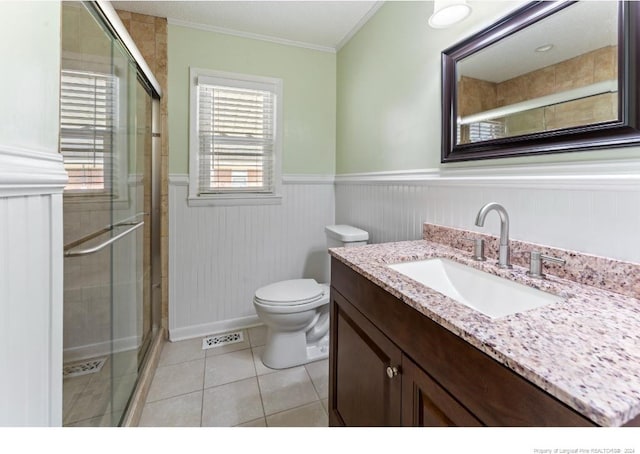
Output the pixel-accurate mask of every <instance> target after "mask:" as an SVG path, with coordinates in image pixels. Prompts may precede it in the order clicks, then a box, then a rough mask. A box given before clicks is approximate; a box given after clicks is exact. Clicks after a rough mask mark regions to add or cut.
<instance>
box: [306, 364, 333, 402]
mask: <svg viewBox="0 0 640 454" xmlns="http://www.w3.org/2000/svg"><path fill="white" fill-rule="evenodd" d="M304 367H305V369H307V372H308V373H309V376H310V377H311V381H312V382H313V386H314V387H315V388H316V392H317V393H318V396H320V398H321V399H324V398H326V397H327V396H328V395H329V360H328V359H324V360H322V361H316V362H314V363H309V364H305V366H304Z"/></svg>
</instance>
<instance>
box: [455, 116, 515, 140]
mask: <svg viewBox="0 0 640 454" xmlns="http://www.w3.org/2000/svg"><path fill="white" fill-rule="evenodd" d="M462 127H463V128H467V131H466V134H467V135H468V137H465V139H466V142H465V143H474V142H482V141H485V140H493V139H500V138H502V137H505V136H506V133H505V126H504V123H503V122H502V121H499V120H486V121H478V122H475V123H470V124H468V125H463V126H462ZM461 140H462V137H461V126H458V143H460V142H461Z"/></svg>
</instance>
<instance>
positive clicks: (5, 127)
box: [0, 1, 61, 153]
mask: <svg viewBox="0 0 640 454" xmlns="http://www.w3.org/2000/svg"><path fill="white" fill-rule="evenodd" d="M60 14H61V12H60V2H52V1H49V2H38V1H34V2H21V1H0V58H1V59H2V63H3V65H2V69H1V70H0V100H2V106H3V107H2V109H0V144H2V145H3V146H7V147H16V148H19V149H26V150H39V151H46V152H50V153H57V152H58V134H59V131H60V124H59V117H60V112H59V111H60V102H59V100H60Z"/></svg>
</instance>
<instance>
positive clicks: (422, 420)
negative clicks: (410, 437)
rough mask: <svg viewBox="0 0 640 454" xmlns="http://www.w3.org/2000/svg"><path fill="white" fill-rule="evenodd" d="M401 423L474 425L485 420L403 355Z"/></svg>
mask: <svg viewBox="0 0 640 454" xmlns="http://www.w3.org/2000/svg"><path fill="white" fill-rule="evenodd" d="M402 425H403V426H411V427H452V426H462V427H474V426H482V425H483V424H482V423H481V422H480V421H478V419H476V417H475V416H473V414H471V413H470V412H469V411H468V410H467V409H466V408H465V407H463V406H462V405H461V404H460V402H458V401H457V400H456V399H455V398H454V397H453V396H451V394H449V393H448V392H447V391H446V390H445V389H444V388H442V387H441V386H440V385H439V384H438V383H436V382H435V381H434V380H433V379H432V378H431V376H429V374H427V373H426V372H425V371H423V370H422V369H421V368H420V367H418V365H417V364H416V363H414V362H413V361H411V359H410V358H409V357H408V356H406V355H403V356H402Z"/></svg>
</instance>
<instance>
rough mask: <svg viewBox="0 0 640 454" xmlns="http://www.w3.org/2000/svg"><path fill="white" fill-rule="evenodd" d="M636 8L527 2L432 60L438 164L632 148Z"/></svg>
mask: <svg viewBox="0 0 640 454" xmlns="http://www.w3.org/2000/svg"><path fill="white" fill-rule="evenodd" d="M639 3H640V2H635V1H630V2H623V1H620V2H619V1H597V2H594V1H558V2H548V1H543V2H533V3H529V4H527V5H525V6H523V7H522V8H520V9H518V10H516V11H514V12H513V13H511V14H510V15H508V16H507V17H505V18H503V19H501V20H500V21H498V22H497V23H495V24H493V25H491V26H489V27H488V28H486V29H484V30H482V31H480V32H479V33H476V34H475V35H473V36H471V37H469V38H467V39H465V40H464V41H462V42H460V43H458V44H456V45H454V46H452V47H450V48H449V49H446V50H445V51H443V53H442V162H455V161H468V160H476V159H487V158H499V157H506V156H522V155H530V154H539V153H560V152H569V151H580V150H585V149H594V148H613V147H622V146H631V145H636V144H638V143H640V111H639V107H640V102H639V99H638V96H639V95H638V93H639V91H638V87H637V85H638V79H637V77H638V76H637V75H638V67H637V66H638V45H640V30H639V28H640V18H639V11H640V4H639Z"/></svg>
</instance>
